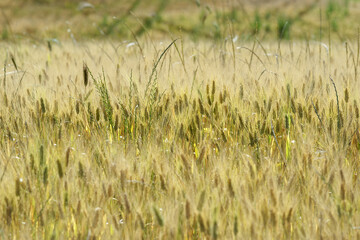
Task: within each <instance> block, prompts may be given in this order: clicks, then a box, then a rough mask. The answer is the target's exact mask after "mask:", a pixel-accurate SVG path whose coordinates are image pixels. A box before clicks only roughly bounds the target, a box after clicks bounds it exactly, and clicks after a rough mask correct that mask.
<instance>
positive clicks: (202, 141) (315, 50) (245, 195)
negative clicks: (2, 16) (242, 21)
mask: <svg viewBox="0 0 360 240" xmlns="http://www.w3.org/2000/svg"><path fill="white" fill-rule="evenodd" d="M170 42H171V41H169V40H167V41H163V43H160V42H151V41H145V40H144V41H140V46H139V45H137V44H136V43H129V42H122V43H115V42H95V43H92V42H88V43H78V44H73V43H70V42H69V43H63V44H62V45H56V44H52V45H51V51H50V48H49V47H48V46H46V45H26V44H22V45H5V47H6V49H7V65H6V74H7V75H6V78H4V76H3V75H1V77H0V78H1V86H2V88H1V90H0V96H1V105H0V126H1V127H0V131H1V135H0V145H1V147H0V153H1V155H0V156H1V157H0V159H1V161H0V238H2V239H29V238H33V239H68V238H71V239H75V238H79V239H85V238H87V239H91V238H96V239H100V238H101V239H114V238H115V239H116V238H120V239H140V238H144V239H157V238H160V239H175V238H176V239H216V238H218V239H274V238H276V239H321V238H322V239H342V238H344V239H355V238H358V239H359V237H360V230H359V227H360V214H359V207H360V195H359V194H360V193H359V191H356V189H358V188H359V179H358V169H359V161H358V159H359V147H360V142H359V141H360V136H359V131H358V127H359V109H358V107H359V106H358V104H359V103H358V101H359V92H358V91H357V89H359V79H358V78H359V76H358V67H359V46H358V45H357V43H356V42H355V43H349V44H346V45H344V44H341V43H336V42H334V43H332V44H331V46H328V45H329V44H328V45H324V44H323V45H322V44H319V43H317V42H309V43H306V42H282V43H281V44H280V45H278V44H270V43H261V45H260V44H259V43H256V42H255V43H254V44H252V43H242V42H235V43H234V45H233V44H232V43H231V42H225V43H222V44H213V43H211V42H202V43H198V44H194V43H191V42H190V41H188V40H178V41H177V42H176V46H175V45H172V46H171V47H170V48H169V50H168V51H167V52H164V49H165V48H166V47H167V46H168V45H169V44H170ZM162 53H164V55H163V57H162V58H161V59H160V61H159V64H158V65H157V67H156V69H155V68H154V63H155V62H156V60H157V59H159V57H160V55H161V54H162ZM1 54H2V55H1V56H0V59H5V58H6V56H5V55H4V54H5V53H4V51H2V52H1ZM11 56H12V57H11ZM84 63H85V64H84ZM15 66H16V67H17V68H18V70H16V69H15ZM87 67H88V68H87ZM88 70H89V71H88ZM152 72H153V74H152ZM91 74H92V75H93V77H91ZM151 75H152V77H150V76H151ZM84 76H85V79H84ZM329 76H331V77H332V79H333V81H334V85H333V84H332V82H331V80H330V78H329ZM85 82H87V83H86V84H85ZM334 86H335V87H336V91H337V93H338V100H339V105H337V100H336V94H335V88H334ZM338 107H339V112H338V110H337V109H338Z"/></svg>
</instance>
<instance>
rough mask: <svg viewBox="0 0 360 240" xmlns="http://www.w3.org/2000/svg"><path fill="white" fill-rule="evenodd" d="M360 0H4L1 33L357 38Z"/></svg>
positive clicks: (30, 37)
mask: <svg viewBox="0 0 360 240" xmlns="http://www.w3.org/2000/svg"><path fill="white" fill-rule="evenodd" d="M359 17H360V0H323V1H314V0H304V1H300V0H247V1H246V0H245V1H242V0H225V1H220V0H206V1H205V0H181V1H175V0H127V1H124V0H89V1H79V0H72V1H70V0H63V1H56V0H1V1H0V41H18V40H26V41H43V40H44V39H63V40H64V39H73V40H74V39H76V40H89V39H109V38H110V39H119V40H123V39H129V38H134V37H139V38H140V37H143V36H145V37H151V38H164V37H178V36H182V37H188V38H191V39H192V40H194V41H197V40H200V39H214V40H222V39H226V38H227V37H229V36H233V37H234V36H236V37H237V38H238V39H242V40H251V39H254V38H256V39H259V40H274V39H290V40H295V39H309V40H321V39H322V38H328V35H329V34H331V37H332V39H336V38H337V39H339V40H341V41H344V40H348V39H356V38H357V34H358V28H359Z"/></svg>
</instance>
